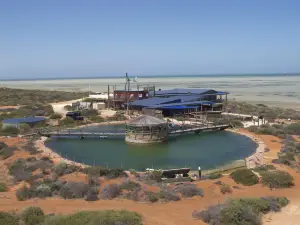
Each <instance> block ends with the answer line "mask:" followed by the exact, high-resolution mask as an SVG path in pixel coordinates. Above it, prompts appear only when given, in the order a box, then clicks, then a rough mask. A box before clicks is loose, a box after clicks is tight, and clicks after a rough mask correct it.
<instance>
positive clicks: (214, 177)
mask: <svg viewBox="0 0 300 225" xmlns="http://www.w3.org/2000/svg"><path fill="white" fill-rule="evenodd" d="M221 177H222V174H221V173H213V174H210V175H208V179H211V180H215V179H219V178H221Z"/></svg>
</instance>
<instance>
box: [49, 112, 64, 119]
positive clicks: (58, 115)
mask: <svg viewBox="0 0 300 225" xmlns="http://www.w3.org/2000/svg"><path fill="white" fill-rule="evenodd" d="M61 118H62V116H61V115H60V114H59V113H53V114H52V115H51V116H50V119H54V120H57V119H61Z"/></svg>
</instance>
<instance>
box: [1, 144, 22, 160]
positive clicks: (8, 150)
mask: <svg viewBox="0 0 300 225" xmlns="http://www.w3.org/2000/svg"><path fill="white" fill-rule="evenodd" d="M16 150H18V148H17V147H15V146H11V147H10V146H9V147H4V148H2V149H0V159H2V160H4V159H7V158H9V157H11V156H12V155H13V154H14V152H15V151H16Z"/></svg>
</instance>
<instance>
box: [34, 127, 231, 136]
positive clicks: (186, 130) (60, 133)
mask: <svg viewBox="0 0 300 225" xmlns="http://www.w3.org/2000/svg"><path fill="white" fill-rule="evenodd" d="M228 127H229V125H212V124H209V125H207V126H195V127H191V128H183V129H175V130H170V131H169V135H170V136H173V135H180V134H186V133H196V134H197V133H200V132H202V131H214V130H225V129H227V128H228ZM39 134H40V135H41V136H46V137H56V138H67V137H78V138H118V137H119V138H120V137H125V131H124V132H87V131H74V130H60V131H46V130H40V131H39Z"/></svg>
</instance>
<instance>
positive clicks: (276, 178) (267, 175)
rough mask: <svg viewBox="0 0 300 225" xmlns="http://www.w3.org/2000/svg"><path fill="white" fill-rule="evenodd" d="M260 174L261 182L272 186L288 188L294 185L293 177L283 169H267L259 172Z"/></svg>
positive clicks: (271, 187)
mask: <svg viewBox="0 0 300 225" xmlns="http://www.w3.org/2000/svg"><path fill="white" fill-rule="evenodd" d="M260 175H261V176H262V183H263V184H264V185H265V186H267V187H269V188H270V189H273V188H289V187H292V186H294V178H293V177H292V176H291V175H290V174H289V173H288V172H284V171H267V172H262V173H260Z"/></svg>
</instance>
